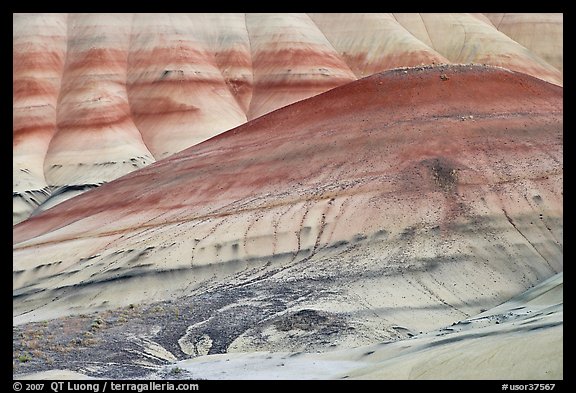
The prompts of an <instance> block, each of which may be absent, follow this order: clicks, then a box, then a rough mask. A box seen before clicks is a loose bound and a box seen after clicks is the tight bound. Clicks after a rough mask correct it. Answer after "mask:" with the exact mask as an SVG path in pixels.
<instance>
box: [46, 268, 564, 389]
mask: <svg viewBox="0 0 576 393" xmlns="http://www.w3.org/2000/svg"><path fill="white" fill-rule="evenodd" d="M563 286H564V282H563V273H558V274H556V275H555V276H553V277H551V278H550V279H547V280H546V281H544V282H542V283H540V284H538V285H537V286H536V287H534V288H531V289H529V290H528V291H526V292H524V293H522V294H521V295H519V296H517V297H515V298H514V299H512V300H510V301H508V302H506V303H504V304H501V305H499V306H497V307H494V308H492V309H490V310H488V311H486V312H483V313H481V314H479V315H476V316H474V317H471V318H467V319H465V320H462V321H459V322H458V323H454V324H452V325H450V326H446V327H443V328H441V329H439V330H436V331H431V332H428V333H425V334H420V335H417V336H415V337H411V338H409V339H405V340H401V341H397V342H393V343H390V342H386V343H378V344H373V345H370V346H364V347H359V348H354V349H348V350H345V351H332V352H330V353H321V354H317V353H286V352H280V353H278V352H276V353H273V352H272V353H271V352H259V353H234V354H222V355H213V356H201V357H197V358H194V359H189V360H184V361H180V362H178V363H177V364H176V365H170V366H169V368H174V367H179V368H180V369H181V370H183V371H184V370H185V371H188V372H189V373H190V378H194V379H259V380H262V379H265V380H268V379H299V380H302V379H304V380H307V379H363V380H366V379H378V380H390V379H402V380H413V379H426V380H431V379H436V380H437V379H440V380H462V379H467V380H469V379H502V380H522V379H524V380H558V379H563V376H564V369H563V360H564V359H563V338H564V335H563V316H564V311H563ZM63 375H64V374H63ZM160 375H161V374H160ZM37 376H39V377H41V376H42V375H37Z"/></svg>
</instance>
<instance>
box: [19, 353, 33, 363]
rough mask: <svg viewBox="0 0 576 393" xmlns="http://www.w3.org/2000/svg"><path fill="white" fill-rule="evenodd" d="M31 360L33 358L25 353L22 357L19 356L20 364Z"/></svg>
mask: <svg viewBox="0 0 576 393" xmlns="http://www.w3.org/2000/svg"><path fill="white" fill-rule="evenodd" d="M30 360H32V358H31V357H30V355H28V354H25V353H23V354H21V355H20V356H18V361H19V362H20V363H26V362H29V361H30Z"/></svg>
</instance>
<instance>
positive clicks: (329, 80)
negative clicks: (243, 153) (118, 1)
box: [13, 13, 563, 223]
mask: <svg viewBox="0 0 576 393" xmlns="http://www.w3.org/2000/svg"><path fill="white" fill-rule="evenodd" d="M538 15H539V14H535V15H533V16H530V17H528V16H526V15H524V14H520V15H516V14H506V15H505V16H503V17H500V16H498V15H488V16H485V15H481V14H473V15H469V14H337V13H329V14H309V15H308V14H288V13H287V14H14V17H13V22H14V24H13V26H14V27H13V54H14V60H13V66H14V76H13V80H14V82H13V84H14V105H13V118H14V128H13V136H14V142H13V152H14V159H13V174H14V176H13V177H14V181H13V223H17V222H20V221H22V220H24V219H26V218H28V217H29V216H30V215H31V214H32V213H33V212H34V211H35V210H36V213H37V212H39V211H42V210H45V209H47V208H49V207H51V206H53V205H55V204H58V203H60V202H61V201H63V200H65V199H68V198H70V197H73V196H74V195H77V194H79V193H82V192H84V191H85V190H87V189H90V188H94V187H97V186H99V185H100V184H102V183H103V182H107V181H110V180H112V179H114V178H117V177H119V176H121V175H123V174H126V173H128V172H130V171H132V170H135V169H138V168H140V167H142V166H145V165H148V164H149V163H151V162H153V161H155V160H157V159H161V158H164V157H167V156H169V155H171V154H174V153H176V152H178V151H181V150H183V149H185V148H187V147H189V146H192V145H194V144H196V143H199V142H202V141H204V140H206V139H208V138H210V137H212V136H214V135H217V134H219V133H221V132H224V131H226V130H229V129H231V128H233V127H236V126H238V125H240V124H242V123H244V122H246V121H247V120H251V119H254V118H256V117H258V116H261V115H263V114H265V113H269V112H270V111H273V110H275V109H278V108H280V107H282V106H284V105H288V104H290V103H293V102H296V101H299V100H302V99H305V98H308V97H311V96H314V95H316V94H319V93H321V92H324V91H327V90H329V89H332V88H334V87H336V86H340V85H343V84H345V83H348V82H350V81H352V80H355V79H357V78H359V77H364V76H367V75H370V74H372V73H376V72H380V71H384V70H387V69H391V68H395V67H400V66H413V65H420V64H438V63H449V62H453V63H470V62H475V63H485V64H491V65H498V66H503V67H506V68H510V69H512V70H516V71H520V72H526V73H528V74H530V75H533V76H536V77H539V78H542V79H544V80H547V81H550V82H552V83H555V84H558V85H562V73H561V68H560V69H558V68H557V67H558V64H559V63H561V61H562V49H563V48H562V35H561V31H562V18H561V16H562V15H561V14H560V15H558V14H553V15H549V14H544V15H542V19H543V20H540V19H538V18H539V17H538ZM490 18H491V19H490ZM497 19H498V23H497V24H496V25H495V24H494V23H495V22H493V21H492V20H494V21H496V20H497ZM500 20H501V21H502V23H500ZM518 21H519V22H518ZM543 21H544V24H543ZM519 26H521V27H519ZM540 26H549V28H548V27H547V28H540ZM497 27H500V29H501V30H500V31H499V30H498V29H497ZM531 27H534V29H532V30H531ZM508 31H509V32H510V34H512V36H510V37H509V36H507V35H505V34H504V33H503V32H508ZM534 32H538V34H537V36H538V38H531V37H534V35H535V33H534ZM516 40H518V41H516ZM544 42H546V43H547V42H551V44H550V45H548V46H546V45H545V44H544ZM523 45H525V46H526V47H525V46H523ZM544 47H545V48H544ZM532 48H533V49H532ZM543 58H544V59H546V60H548V59H549V60H550V61H551V62H553V65H550V64H548V63H547V62H546V61H545V60H543ZM555 67H556V68H555ZM47 199H48V200H47Z"/></svg>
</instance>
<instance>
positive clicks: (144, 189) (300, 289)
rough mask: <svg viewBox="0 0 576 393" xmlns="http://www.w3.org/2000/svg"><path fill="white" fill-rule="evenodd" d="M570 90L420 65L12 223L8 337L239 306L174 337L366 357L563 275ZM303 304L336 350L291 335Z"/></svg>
mask: <svg viewBox="0 0 576 393" xmlns="http://www.w3.org/2000/svg"><path fill="white" fill-rule="evenodd" d="M562 93H563V90H562V88H561V87H558V86H554V85H552V84H549V83H546V82H543V81H541V80H539V79H536V78H532V77H529V76H527V75H525V74H520V73H514V72H511V71H508V70H503V69H499V68H491V67H482V66H441V67H436V68H423V67H421V68H415V69H407V70H395V71H389V72H385V73H382V74H377V75H374V76H371V77H368V78H365V79H362V80H359V81H356V82H353V83H350V84H348V85H346V86H342V87H339V88H336V89H333V90H331V91H329V92H326V93H323V94H321V95H318V96H316V97H313V98H310V99H308V100H305V101H302V102H298V103H296V104H292V105H290V106H287V107H285V108H283V109H281V110H278V111H275V112H273V113H270V114H268V115H266V116H262V117H260V118H258V119H256V120H254V121H251V122H249V123H247V124H245V125H242V126H240V127H238V128H236V129H234V130H231V131H229V132H227V133H224V134H222V135H219V136H217V137H215V138H213V139H211V140H208V141H206V142H204V143H201V144H199V145H196V146H194V147H191V148H189V149H187V150H185V151H183V152H181V153H179V154H176V155H174V156H171V157H169V158H167V159H164V160H161V161H159V162H156V163H154V164H152V165H150V166H148V167H146V168H142V169H140V170H138V171H135V172H132V173H130V174H128V175H125V176H123V177H122V178H120V179H117V180H115V181H112V182H110V183H107V184H105V185H103V186H101V187H99V188H97V189H95V190H91V191H90V192H87V193H85V194H82V195H80V196H78V197H76V198H74V199H71V200H68V201H65V202H63V203H61V204H60V205H58V206H55V207H54V208H52V209H50V210H47V211H45V212H43V213H42V214H39V215H37V216H35V217H32V218H31V219H29V220H27V221H25V222H23V223H21V224H18V225H16V226H14V231H13V239H14V249H13V261H14V264H13V268H14V272H13V274H14V276H13V277H14V278H13V288H14V291H13V295H14V303H13V311H14V314H13V315H14V323H15V324H20V323H23V322H26V321H33V320H42V319H45V318H53V317H57V316H62V315H68V314H77V313H86V312H90V311H94V310H101V309H108V308H114V307H119V306H128V305H129V304H131V303H132V304H137V303H140V302H153V301H159V300H168V299H175V298H180V297H182V296H187V295H191V296H200V295H202V294H204V293H207V291H208V292H210V291H211V290H213V291H214V294H224V293H232V294H236V295H234V296H232V295H231V297H229V298H227V299H229V300H228V303H222V304H220V305H216V306H214V307H216V310H213V312H215V313H216V314H217V315H220V316H221V317H220V318H215V319H208V320H206V321H205V323H202V324H198V325H194V326H191V327H190V328H189V329H188V331H187V333H186V335H185V336H184V337H182V339H181V340H180V341H179V343H180V345H181V346H182V348H184V349H183V351H185V353H190V354H192V353H193V352H192V350H191V349H190V348H195V343H196V342H197V340H200V338H201V337H204V335H208V336H210V335H211V334H213V332H215V331H218V330H219V329H222V328H223V326H224V325H225V321H227V320H228V321H233V322H234V323H233V325H234V326H236V328H235V330H233V332H232V333H230V335H225V336H226V338H225V339H222V340H224V341H219V340H221V339H220V338H217V337H214V338H213V340H214V349H213V351H215V352H212V353H220V352H219V351H223V350H226V351H247V350H248V351H251V350H255V349H257V350H284V351H285V350H291V351H292V350H294V351H298V350H303V348H307V350H309V351H311V350H325V349H326V348H329V347H330V346H329V345H328V344H326V342H327V343H329V344H333V345H334V346H336V347H350V346H358V345H364V344H369V343H373V342H374V341H376V340H383V339H397V338H402V337H406V336H407V335H408V334H414V333H418V332H421V331H427V330H430V329H436V328H439V327H441V326H443V325H446V324H450V323H452V322H454V321H457V320H461V319H463V318H466V317H468V316H471V315H474V314H477V313H479V312H480V310H481V309H482V308H490V307H492V306H494V305H496V304H498V303H501V302H503V301H505V300H508V299H509V298H510V297H511V296H513V295H516V294H518V293H520V292H522V291H524V290H525V289H527V288H529V287H531V286H533V285H534V284H536V283H537V282H539V281H541V280H543V279H545V278H547V277H549V276H551V275H553V274H555V273H557V272H560V271H562V269H563V267H562V266H563V261H562V255H563V251H562V247H563V243H562V242H563V237H562V236H563V229H562V228H563V210H562V200H563V197H562V179H563V168H562V152H563V145H562V136H563V117H562V114H563V112H562ZM214 296H216V295H214ZM193 299H196V298H192V299H191V300H190V304H191V305H193V304H195V303H194V302H195V300H193ZM247 304H250V307H249V308H248V309H246V308H245V307H246V305H247ZM277 304H283V306H282V307H280V308H275V307H276V305H277ZM236 307H240V308H236ZM270 307H271V308H270ZM240 309H241V310H244V311H242V313H244V312H248V311H250V310H255V311H254V314H251V315H252V316H251V317H245V318H244V317H243V319H242V320H241V321H238V322H236V320H235V318H237V317H238V314H235V313H237V312H239V311H234V310H240ZM302 309H312V310H315V311H314V312H317V313H321V315H322V316H323V318H326V320H328V321H340V322H339V323H341V324H342V326H344V327H341V328H339V329H338V330H337V332H338V333H334V334H330V335H328V336H326V334H324V336H322V337H324V340H325V341H326V342H324V343H322V342H319V341H318V340H317V337H319V336H318V334H319V333H318V332H317V331H316V330H314V329H312V330H305V331H304V333H303V334H302V335H299V336H294V335H293V334H292V333H291V331H290V329H284V328H281V327H282V326H285V325H284V324H289V323H292V322H290V321H292V320H293V319H294V318H296V320H297V319H298V318H299V316H298V315H299V314H298V312H299V310H302ZM264 311H265V312H264ZM230 313H231V314H230ZM242 313H241V314H240V315H244V314H242ZM294 313H296V317H294V316H293V314H294ZM227 315H229V317H227ZM263 315H265V316H266V318H265V319H263V320H262V319H258V318H262V316H263ZM222 318H224V319H222ZM246 318H248V319H246ZM251 318H255V319H254V320H253V319H251ZM275 318H276V319H275ZM283 318H284V319H285V321H284V319H283ZM282 321H284V322H282ZM231 323H232V322H231ZM241 324H243V325H241ZM316 325H318V328H320V327H322V326H323V325H322V324H313V326H316ZM237 326H245V328H244V329H243V330H240V331H238V328H237ZM279 326H280V328H279ZM288 326H290V325H288ZM339 326H340V325H339ZM346 327H349V328H350V329H348V328H346ZM210 332H212V333H210ZM262 337H267V339H262Z"/></svg>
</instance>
